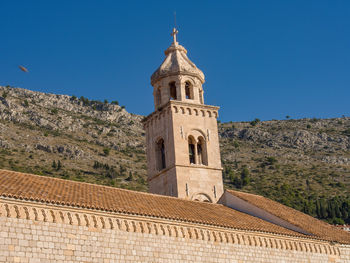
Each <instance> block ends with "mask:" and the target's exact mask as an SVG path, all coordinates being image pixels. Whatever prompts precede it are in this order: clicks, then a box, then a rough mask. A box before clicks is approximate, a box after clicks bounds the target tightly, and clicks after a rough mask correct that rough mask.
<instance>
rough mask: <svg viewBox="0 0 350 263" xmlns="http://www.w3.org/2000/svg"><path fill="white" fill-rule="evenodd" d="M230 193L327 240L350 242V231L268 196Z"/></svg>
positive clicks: (230, 191) (237, 192)
mask: <svg viewBox="0 0 350 263" xmlns="http://www.w3.org/2000/svg"><path fill="white" fill-rule="evenodd" d="M226 191H227V192H228V193H230V194H232V195H234V196H236V197H239V198H241V199H243V200H245V201H247V202H248V203H250V204H252V205H254V206H256V207H259V208H261V209H263V210H265V211H266V212H268V213H270V214H273V215H275V216H277V217H279V218H281V219H283V220H285V221H287V222H289V223H291V224H293V225H295V226H298V227H300V228H302V229H304V230H305V231H307V232H309V233H311V234H313V235H315V236H317V237H319V238H322V239H325V240H330V241H338V242H341V243H347V244H350V233H347V232H345V231H344V230H340V229H338V228H336V227H335V226H332V225H330V224H327V223H325V222H323V221H321V220H318V219H316V218H313V217H311V216H309V215H307V214H304V213H302V212H299V211H297V210H295V209H293V208H290V207H288V206H285V205H282V204H280V203H278V202H275V201H272V200H271V199H268V198H266V197H263V196H260V195H255V194H249V193H244V192H239V191H233V190H226Z"/></svg>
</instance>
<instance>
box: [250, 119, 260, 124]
mask: <svg viewBox="0 0 350 263" xmlns="http://www.w3.org/2000/svg"><path fill="white" fill-rule="evenodd" d="M259 122H260V119H258V118H255V119H254V120H252V121H251V122H250V125H252V126H256V125H257V124H258V123H259Z"/></svg>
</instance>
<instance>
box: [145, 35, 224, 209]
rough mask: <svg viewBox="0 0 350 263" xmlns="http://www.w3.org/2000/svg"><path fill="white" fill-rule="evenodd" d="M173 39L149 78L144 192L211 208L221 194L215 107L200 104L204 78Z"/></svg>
mask: <svg viewBox="0 0 350 263" xmlns="http://www.w3.org/2000/svg"><path fill="white" fill-rule="evenodd" d="M177 33H178V31H177V30H176V29H175V28H174V30H173V33H172V36H173V38H174V40H173V43H172V44H171V46H170V47H169V48H168V49H167V50H166V51H165V59H164V61H163V63H162V64H161V66H160V67H159V68H158V69H157V70H156V71H155V72H154V73H153V75H152V76H151V84H152V86H153V95H154V106H155V111H154V112H153V113H151V114H150V115H148V116H147V117H146V118H145V119H144V120H143V124H144V129H145V131H146V148H147V165H148V183H149V191H150V192H151V193H155V194H162V195H168V196H175V197H180V198H185V199H190V200H196V201H206V202H214V203H216V202H217V200H218V199H219V198H220V197H221V195H222V194H223V182H222V167H221V160H220V149H219V138H218V128H217V117H218V109H219V107H216V106H210V105H205V104H204V96H203V93H204V92H203V88H202V85H203V83H204V81H205V80H204V74H203V72H202V71H201V70H199V69H198V68H197V67H196V65H195V64H194V63H193V62H192V61H190V60H189V59H188V57H187V50H186V49H185V48H184V47H183V46H181V45H179V43H178V42H177V40H176V36H177Z"/></svg>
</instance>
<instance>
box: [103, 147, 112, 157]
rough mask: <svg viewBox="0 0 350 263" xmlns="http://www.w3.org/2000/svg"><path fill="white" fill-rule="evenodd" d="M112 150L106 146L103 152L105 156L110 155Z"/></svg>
mask: <svg viewBox="0 0 350 263" xmlns="http://www.w3.org/2000/svg"><path fill="white" fill-rule="evenodd" d="M110 151H111V149H109V148H104V149H103V153H104V155H105V156H108V155H109V153H110Z"/></svg>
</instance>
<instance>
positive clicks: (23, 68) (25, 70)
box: [18, 66, 28, 72]
mask: <svg viewBox="0 0 350 263" xmlns="http://www.w3.org/2000/svg"><path fill="white" fill-rule="evenodd" d="M18 67H19V69H20V70H22V71H23V72H28V69H26V68H25V67H23V66H18Z"/></svg>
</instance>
